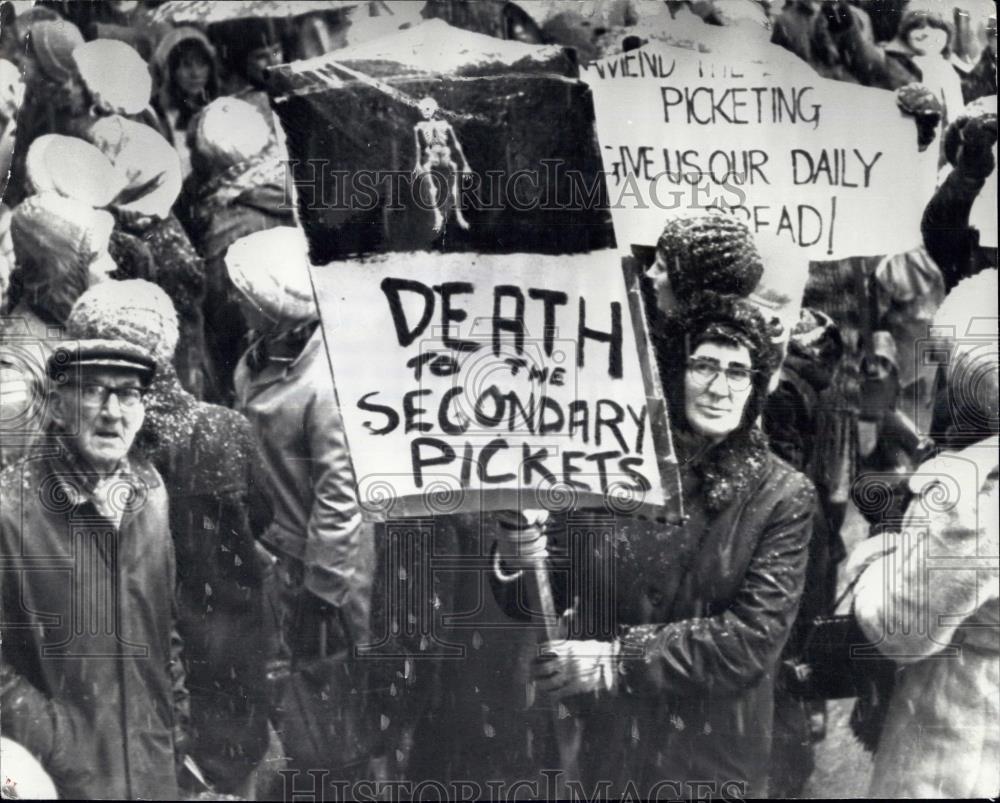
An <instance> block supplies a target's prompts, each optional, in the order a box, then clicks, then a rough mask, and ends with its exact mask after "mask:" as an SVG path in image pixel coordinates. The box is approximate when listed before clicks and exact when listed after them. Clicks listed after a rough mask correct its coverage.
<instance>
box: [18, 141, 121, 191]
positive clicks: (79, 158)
mask: <svg viewBox="0 0 1000 803" xmlns="http://www.w3.org/2000/svg"><path fill="white" fill-rule="evenodd" d="M25 170H26V172H27V177H28V182H29V183H30V186H31V189H32V191H33V192H36V193H39V192H57V193H59V194H60V195H64V196H66V197H67V198H75V199H76V200H78V201H83V202H84V203H85V204H87V205H89V206H92V207H94V208H95V209H99V208H101V207H104V206H107V205H108V204H109V203H111V201H113V200H114V198H115V196H117V195H118V193H120V192H121V191H122V190H123V189H124V187H125V178H124V176H123V175H122V174H121V173H120V172H119V171H118V170H116V169H115V166H114V165H113V164H112V163H111V161H110V160H109V159H108V157H107V156H105V155H104V154H103V153H101V151H99V150H98V149H97V148H95V147H94V146H93V145H91V144H90V143H89V142H85V141H84V140H82V139H78V138H77V137H66V136H63V135H61V134H44V135H43V136H40V137H38V138H37V139H36V140H34V141H33V142H32V143H31V146H30V147H29V148H28V155H27V157H26V159H25Z"/></svg>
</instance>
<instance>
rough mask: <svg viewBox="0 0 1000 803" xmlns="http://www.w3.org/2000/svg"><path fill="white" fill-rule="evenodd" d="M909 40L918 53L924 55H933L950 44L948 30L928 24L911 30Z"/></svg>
mask: <svg viewBox="0 0 1000 803" xmlns="http://www.w3.org/2000/svg"><path fill="white" fill-rule="evenodd" d="M908 41H909V44H910V47H912V48H913V49H914V50H915V51H916V52H917V53H920V54H921V55H924V56H927V55H931V56H933V55H936V54H938V53H940V52H941V51H942V50H944V48H945V46H946V45H947V44H948V32H947V31H942V30H941V29H940V28H935V27H933V26H931V25H927V26H925V27H923V28H914V29H913V30H912V31H910V34H909V37H908Z"/></svg>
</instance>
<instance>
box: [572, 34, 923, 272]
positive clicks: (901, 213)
mask: <svg viewBox="0 0 1000 803" xmlns="http://www.w3.org/2000/svg"><path fill="white" fill-rule="evenodd" d="M766 72H771V73H772V74H770V75H766V74H765V73H766ZM582 77H583V79H584V80H585V81H587V83H588V84H589V85H590V87H591V90H592V92H593V97H594V109H595V114H596V118H597V132H598V138H599V140H600V144H601V150H602V154H603V159H604V167H605V171H606V172H607V177H608V178H607V180H608V190H609V197H610V202H611V208H612V215H613V218H614V226H615V236H616V239H617V241H618V244H619V248H620V249H621V250H622V251H626V252H627V251H628V250H629V247H630V246H631V245H633V244H641V245H653V244H655V243H656V240H657V237H658V236H659V234H660V231H661V230H662V228H663V224H664V220H665V219H666V217H667V216H668V215H670V214H677V213H683V212H684V211H685V210H697V209H699V208H700V209H704V207H706V206H711V205H718V206H725V207H729V208H734V209H735V210H736V211H737V213H739V214H740V215H742V216H743V218H744V219H745V220H746V221H747V222H748V224H749V225H750V227H751V230H752V231H754V232H755V236H756V241H757V244H758V247H759V248H760V250H761V253H762V254H763V255H764V257H765V260H768V259H777V260H779V261H782V262H790V261H791V260H794V261H795V262H797V263H799V264H803V263H804V262H806V261H808V260H828V259H839V258H841V257H846V256H853V255H872V254H891V253H896V252H898V251H903V250H906V249H907V248H910V247H912V246H913V245H914V244H916V243H919V241H920V217H921V214H922V213H923V209H924V206H925V205H926V203H927V201H928V200H929V199H930V196H931V194H932V192H933V181H934V178H933V177H934V170H935V168H934V160H935V158H936V150H937V148H936V146H932V147H931V148H929V149H928V151H927V152H926V153H924V154H920V153H919V152H918V150H917V135H916V128H915V125H914V122H913V120H912V119H910V118H907V117H904V116H903V115H902V113H901V112H900V111H899V109H898V108H897V106H896V100H895V96H894V94H893V93H891V92H887V91H884V90H880V89H870V88H866V87H859V86H855V85H853V84H846V83H842V82H837V81H831V80H826V79H823V78H820V77H819V76H817V75H816V74H815V73H814V72H813V71H812V70H809V69H808V68H805V67H803V69H802V70H801V71H799V72H793V71H790V70H785V69H783V70H780V71H776V70H767V69H766V65H763V64H759V63H758V64H751V63H749V62H744V63H740V62H739V61H737V60H727V57H726V55H725V54H722V53H695V52H692V51H690V50H685V49H680V48H672V47H668V46H666V45H662V44H659V43H650V44H648V45H646V46H645V47H643V48H640V49H638V50H634V51H631V52H629V53H625V54H623V55H621V56H617V57H615V58H609V59H605V60H603V61H599V62H594V63H592V64H590V65H587V66H586V67H585V68H584V69H583V70H582Z"/></svg>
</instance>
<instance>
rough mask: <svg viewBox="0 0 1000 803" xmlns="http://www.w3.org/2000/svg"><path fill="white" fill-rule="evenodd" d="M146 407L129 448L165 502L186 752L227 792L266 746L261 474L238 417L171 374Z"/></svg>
mask: <svg viewBox="0 0 1000 803" xmlns="http://www.w3.org/2000/svg"><path fill="white" fill-rule="evenodd" d="M146 407H147V415H146V422H145V424H144V426H143V429H142V430H141V432H140V435H139V438H138V446H139V448H140V449H142V451H143V452H144V453H145V454H146V455H148V457H149V458H150V459H151V460H152V461H153V463H154V465H156V467H157V468H158V469H159V471H160V473H161V474H162V475H163V479H164V482H165V484H166V487H167V491H168V493H169V495H170V501H171V505H170V529H171V532H172V533H173V537H174V545H175V549H176V553H177V583H178V607H179V616H178V630H179V631H180V634H181V636H182V637H183V639H184V665H185V667H186V669H187V676H188V687H189V688H190V690H191V698H192V728H191V730H192V737H193V741H192V745H191V750H190V752H191V754H192V755H193V756H194V758H195V760H196V761H197V763H198V765H199V767H201V769H202V770H203V771H204V772H205V774H206V777H207V778H208V779H209V781H210V782H212V783H213V784H214V785H215V786H216V787H217V788H218V789H220V790H223V791H225V790H232V789H235V788H236V787H237V786H238V784H239V783H240V781H242V780H243V779H244V778H245V777H246V776H247V775H248V774H249V773H250V771H251V770H252V769H253V768H254V766H255V765H256V764H257V762H258V761H259V760H260V758H261V757H262V756H263V754H264V752H265V750H266V749H267V738H268V737H267V715H268V705H267V694H266V682H265V666H266V663H267V660H268V659H269V658H271V657H273V656H274V654H275V653H276V644H275V633H274V632H273V630H274V629H273V626H270V625H271V619H270V618H269V617H267V616H266V612H265V609H264V599H263V597H264V595H263V592H262V570H261V566H260V564H259V561H258V559H257V557H256V539H257V537H258V536H260V535H261V534H262V533H263V531H264V529H265V528H266V527H267V525H268V524H269V523H270V520H271V511H270V507H269V506H268V504H267V502H266V499H265V496H264V489H263V487H261V485H262V483H261V482H260V481H261V479H262V476H263V475H262V472H263V469H262V468H261V464H260V457H259V455H258V453H257V445H256V443H255V441H254V438H253V433H252V431H251V428H250V424H249V422H248V421H247V420H246V419H245V418H244V417H243V416H242V415H240V414H239V413H237V412H235V411H234V410H230V409H227V408H225V407H220V406H217V405H211V404H204V403H202V402H199V401H197V400H196V399H195V398H194V397H193V396H192V395H191V394H189V393H187V392H186V391H184V390H183V389H182V388H181V387H180V385H179V384H178V381H177V377H176V375H175V374H173V372H172V371H167V372H162V373H160V374H158V375H157V377H156V378H155V379H154V381H153V385H152V387H151V388H150V392H149V394H148V395H147V405H146Z"/></svg>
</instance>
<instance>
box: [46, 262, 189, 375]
mask: <svg viewBox="0 0 1000 803" xmlns="http://www.w3.org/2000/svg"><path fill="white" fill-rule="evenodd" d="M66 331H67V333H68V334H69V336H70V337H72V338H80V339H95V338H96V339H101V340H126V341H128V342H129V343H134V344H135V345H137V346H142V347H143V348H144V349H147V350H148V351H149V352H150V354H151V355H152V357H153V359H155V360H156V363H157V366H158V367H162V366H164V365H169V364H170V362H171V361H172V360H173V356H174V350H175V349H176V348H177V339H178V337H179V329H178V325H177V312H176V311H175V309H174V305H173V302H172V301H171V300H170V297H169V296H168V295H167V294H166V293H165V292H163V290H161V289H160V288H159V287H157V286H156V285H155V284H153V283H152V282H147V281H145V280H143V279H128V280H126V281H122V282H101V283H100V284H96V285H94V286H93V287H91V288H90V289H88V290H87V291H86V292H85V293H84V294H83V295H81V296H80V298H78V299H77V301H76V303H75V304H74V305H73V310H72V312H70V315H69V319H68V320H67V321H66Z"/></svg>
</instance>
